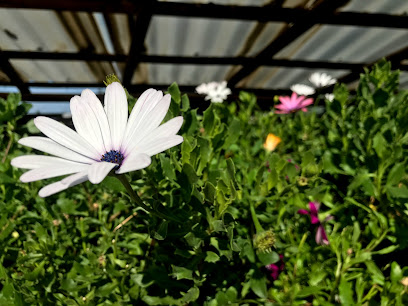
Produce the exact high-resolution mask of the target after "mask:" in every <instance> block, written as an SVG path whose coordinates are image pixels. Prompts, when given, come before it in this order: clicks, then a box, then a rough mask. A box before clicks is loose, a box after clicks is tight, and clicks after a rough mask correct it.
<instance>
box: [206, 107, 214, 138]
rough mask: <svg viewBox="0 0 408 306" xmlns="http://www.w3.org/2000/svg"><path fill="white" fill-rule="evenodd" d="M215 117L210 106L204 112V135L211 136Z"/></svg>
mask: <svg viewBox="0 0 408 306" xmlns="http://www.w3.org/2000/svg"><path fill="white" fill-rule="evenodd" d="M214 123H215V115H214V111H213V107H212V104H211V105H210V107H208V108H207V109H206V110H205V111H204V118H203V126H204V131H205V134H206V135H209V136H211V135H212V133H213V130H214Z"/></svg>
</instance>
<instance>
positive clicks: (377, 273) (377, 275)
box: [365, 261, 385, 285]
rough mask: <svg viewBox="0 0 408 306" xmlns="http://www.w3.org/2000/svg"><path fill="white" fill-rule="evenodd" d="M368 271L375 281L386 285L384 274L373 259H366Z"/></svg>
mask: <svg viewBox="0 0 408 306" xmlns="http://www.w3.org/2000/svg"><path fill="white" fill-rule="evenodd" d="M365 265H366V266H367V270H368V272H369V273H370V274H371V277H372V279H373V281H374V282H375V283H377V284H379V285H384V279H385V278H384V275H383V273H382V272H381V270H380V269H379V268H378V267H377V265H376V264H375V263H374V262H373V261H366V262H365Z"/></svg>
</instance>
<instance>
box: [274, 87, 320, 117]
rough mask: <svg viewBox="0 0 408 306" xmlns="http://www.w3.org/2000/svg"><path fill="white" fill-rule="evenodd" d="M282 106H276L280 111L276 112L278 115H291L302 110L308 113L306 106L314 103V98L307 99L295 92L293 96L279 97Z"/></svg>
mask: <svg viewBox="0 0 408 306" xmlns="http://www.w3.org/2000/svg"><path fill="white" fill-rule="evenodd" d="M279 101H280V102H281V104H278V105H275V108H276V109H278V110H277V111H275V113H277V114H289V113H293V112H296V111H298V110H301V111H303V112H307V108H306V106H308V105H310V104H312V103H313V99H312V98H306V97H305V96H298V95H297V94H296V93H295V92H294V93H292V96H291V97H289V96H285V97H283V96H281V97H279Z"/></svg>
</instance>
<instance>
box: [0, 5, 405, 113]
mask: <svg viewBox="0 0 408 306" xmlns="http://www.w3.org/2000/svg"><path fill="white" fill-rule="evenodd" d="M348 2H349V1H347V0H321V1H318V2H317V4H316V5H315V6H314V7H312V8H311V9H308V10H306V9H299V8H283V7H279V6H277V5H265V6H263V7H255V6H233V5H216V4H211V3H210V4H194V3H178V2H160V1H156V0H143V1H131V0H118V1H111V0H70V1H55V0H36V1H30V0H2V1H1V2H0V7H2V8H21V9H22V8H24V9H41V10H55V11H73V12H79V11H85V12H101V13H103V14H104V16H105V19H107V18H106V16H107V15H108V14H112V13H125V14H127V15H128V16H129V25H130V31H131V38H132V40H131V46H130V50H129V53H128V54H119V53H116V54H95V53H90V52H78V53H58V52H27V51H0V68H1V69H2V70H3V72H4V73H5V74H6V75H7V76H8V78H9V79H10V83H6V84H2V85H14V86H16V87H17V88H18V89H19V90H20V92H21V94H22V97H23V99H24V100H29V101H43V102H47V101H68V100H69V98H70V96H68V95H60V94H32V93H31V92H30V87H61V88H63V87H101V86H102V84H99V83H98V84H90V83H86V84H79V83H27V82H24V81H23V79H22V78H21V77H20V75H19V74H18V72H17V71H16V70H15V69H14V67H13V66H12V64H11V63H10V60H11V59H30V60H53V61H54V60H55V61H59V60H65V61H67V60H68V61H107V62H124V63H126V64H125V70H124V73H123V79H122V82H123V84H124V86H125V87H126V88H127V89H128V91H129V92H130V93H132V94H139V93H140V92H141V91H143V90H145V89H146V88H149V87H155V88H158V89H165V88H166V87H167V86H168V85H169V84H166V85H164V84H137V85H136V84H131V79H132V77H133V74H134V72H135V70H136V68H137V66H138V64H139V63H164V64H196V65H210V64H211V65H240V66H242V68H241V69H240V70H238V71H237V72H236V73H235V74H233V75H232V76H231V77H230V79H229V80H227V81H228V86H229V87H230V88H231V90H232V92H233V96H236V95H237V94H238V92H239V90H241V89H244V90H247V91H251V92H254V93H255V94H257V95H258V96H259V98H260V100H261V101H260V102H261V105H265V106H268V103H266V102H269V104H270V102H271V99H273V96H274V95H276V94H285V93H288V92H289V89H278V90H267V89H253V88H238V87H236V85H237V84H239V82H240V81H242V80H243V79H245V78H246V77H247V76H249V75H250V74H251V73H252V72H253V71H255V70H256V69H258V68H259V67H262V66H272V67H292V68H296V67H297V68H316V69H340V70H348V71H349V74H347V75H345V76H343V77H342V78H340V81H341V82H345V83H351V82H354V81H355V80H356V79H358V77H359V74H360V73H361V72H362V71H363V68H364V67H369V66H371V65H372V64H373V63H347V62H342V63H339V62H328V61H302V60H289V59H274V58H273V57H274V55H276V54H277V53H278V52H279V51H280V50H282V49H283V48H284V47H285V46H287V45H289V44H291V43H292V42H293V41H294V40H296V39H297V38H298V37H300V36H301V35H303V34H304V33H305V32H306V31H308V30H309V29H310V28H312V27H313V26H315V25H317V24H328V25H346V26H362V27H385V28H399V29H408V16H407V15H389V14H371V13H359V12H339V11H338V8H340V7H341V6H343V5H345V4H346V3H348ZM155 15H162V16H163V15H164V16H175V17H189V18H217V19H228V20H231V19H235V20H250V21H257V22H285V23H287V24H288V26H287V27H286V29H285V30H284V31H282V32H281V33H280V34H279V35H278V36H277V37H276V38H275V39H274V40H272V41H271V42H269V44H268V45H267V46H266V47H265V48H264V49H263V50H261V51H260V52H258V54H256V55H255V56H253V57H241V56H238V57H202V56H193V57H188V56H163V55H146V54H144V53H143V45H144V42H145V38H146V34H147V31H148V28H149V24H150V22H151V19H152V17H153V16H155ZM134 16H136V18H134ZM108 26H109V24H108ZM386 58H387V59H388V60H390V61H391V62H392V64H393V68H398V69H401V70H405V71H408V65H404V64H402V61H403V60H404V59H407V58H408V47H406V48H403V49H402V50H399V51H397V52H396V53H394V54H390V55H388V56H387V57H386ZM180 89H181V90H182V91H183V92H187V93H189V94H190V98H192V100H193V102H194V101H197V102H198V101H199V99H198V98H199V96H198V95H196V94H194V86H183V84H180ZM1 96H4V95H1ZM201 101H202V99H201ZM262 101H263V102H264V103H262Z"/></svg>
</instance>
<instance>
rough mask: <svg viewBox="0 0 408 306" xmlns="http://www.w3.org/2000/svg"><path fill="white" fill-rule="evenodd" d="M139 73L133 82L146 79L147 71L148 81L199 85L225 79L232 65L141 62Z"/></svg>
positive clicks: (140, 81)
mask: <svg viewBox="0 0 408 306" xmlns="http://www.w3.org/2000/svg"><path fill="white" fill-rule="evenodd" d="M139 66H140V67H139V70H138V71H139V73H136V74H135V76H134V78H133V80H132V82H133V83H142V82H145V81H146V79H144V78H142V77H141V75H142V73H141V72H140V71H143V73H144V74H146V73H147V75H148V81H149V82H150V83H156V84H171V83H173V82H177V83H179V84H183V85H197V84H201V83H203V82H208V81H209V80H211V81H213V80H214V81H222V80H224V79H225V75H226V74H227V71H228V70H230V69H232V68H233V67H232V66H218V65H205V66H201V65H172V64H141V65H139Z"/></svg>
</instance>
